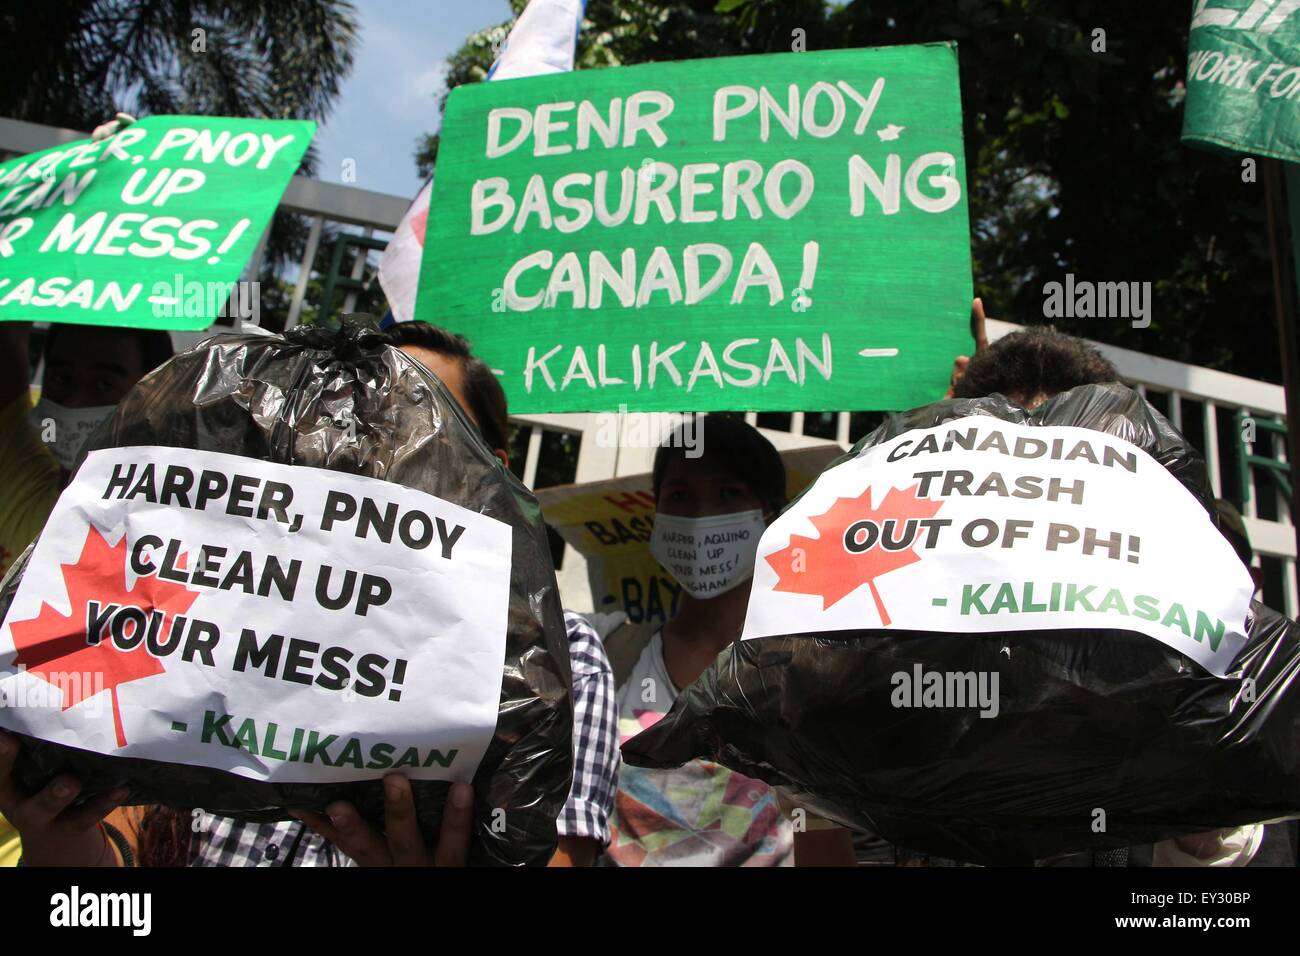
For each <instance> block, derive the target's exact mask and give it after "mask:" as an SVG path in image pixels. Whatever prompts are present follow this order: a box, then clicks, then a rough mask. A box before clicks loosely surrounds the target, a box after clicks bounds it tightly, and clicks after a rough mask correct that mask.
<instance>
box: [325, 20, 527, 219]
mask: <svg viewBox="0 0 1300 956" xmlns="http://www.w3.org/2000/svg"><path fill="white" fill-rule="evenodd" d="M353 3H354V5H355V6H356V9H357V15H358V19H359V20H360V22H361V39H360V45H359V49H357V50H356V52H355V54H354V63H353V67H352V75H351V76H350V77H349V78H348V79H347V80H346V81H345V82H344V84H343V88H342V90H341V92H340V93H339V96H338V99H336V100H335V102H334V110H333V112H332V113H331V114H330V117H329V119H328V120H326V122H325V123H324V124H323V125H322V126H321V128H320V129H319V130H318V131H317V133H316V140H315V142H316V148H317V150H318V152H319V153H320V166H319V167H318V172H317V175H318V176H319V177H320V178H321V179H324V180H327V181H331V182H339V179H340V175H341V173H342V170H343V161H344V160H345V159H353V160H355V161H356V177H357V178H356V182H354V183H351V184H350V185H354V186H360V187H361V188H363V189H373V190H375V191H377V192H383V193H392V194H394V195H397V196H406V197H413V196H414V195H415V193H416V191H417V190H418V189H419V188H420V186H421V181H420V180H419V179H418V178H417V177H416V175H415V160H414V159H413V156H414V153H415V143H416V140H417V139H419V137H420V135H421V134H422V133H429V132H432V131H433V130H434V129H436V127H437V124H438V106H437V100H438V96H439V94H440V93H441V92H442V90H443V84H442V74H443V69H444V65H445V61H446V59H447V57H449V56H451V54H453V53H455V52H456V50H458V49H459V48H460V45H461V43H462V42H463V41H464V39H465V37H467V36H468V35H469V34H471V33H473V32H475V31H476V30H482V29H483V28H484V27H489V26H492V25H493V24H497V23H504V22H505V21H507V20H509V19H510V16H511V12H510V4H509V3H507V2H506V0H353Z"/></svg>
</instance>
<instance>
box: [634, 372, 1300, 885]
mask: <svg viewBox="0 0 1300 956" xmlns="http://www.w3.org/2000/svg"><path fill="white" fill-rule="evenodd" d="M1084 430H1087V431H1084ZM995 432H996V433H998V434H1000V435H1001V438H1000V439H995V438H994V437H993V433H995ZM931 436H933V437H931ZM950 436H951V438H950ZM1036 436H1041V439H1042V440H1038V441H1036V440H1035V439H1036ZM1058 438H1059V439H1060V444H1057V439H1058ZM966 446H970V449H971V450H969V451H968V450H967V448H966ZM874 449H879V451H874V452H873V450H874ZM1134 449H1140V452H1139V451H1135V450H1134ZM1022 452H1023V454H1021V453H1022ZM873 454H874V456H875V457H868V456H872V455H873ZM1064 459H1069V460H1064ZM958 466H960V467H958ZM891 469H893V471H892V472H891ZM1051 475H1055V476H1056V477H1057V478H1058V479H1060V481H1059V483H1058V484H1057V485H1055V486H1053V485H1052V483H1051V479H1050V477H1049V476H1051ZM1029 479H1034V480H1029ZM873 484H874V485H875V486H876V487H875V489H874V492H873V489H872V485H873ZM820 486H829V487H820ZM864 487H865V488H866V489H867V492H866V493H865V494H874V497H873V498H867V497H865V496H864V497H863V498H861V499H858V498H854V497H853V496H854V495H855V494H857V493H858V492H859V491H860V489H862V488H864ZM886 488H888V494H887V495H886V494H885V489H886ZM1017 493H1019V495H1017ZM895 496H897V497H895ZM1052 496H1054V497H1055V499H1056V500H1054V501H1052V502H1050V504H1049V503H1046V501H1045V499H1046V498H1048V497H1052ZM814 499H815V500H814ZM891 499H894V500H893V502H892V503H891ZM873 501H874V508H873V507H872V504H873ZM882 501H883V503H882ZM1048 507H1050V508H1052V509H1055V510H1054V511H1053V512H1051V515H1050V517H1051V518H1052V519H1054V520H1050V521H1046V522H1044V521H1043V520H1035V518H1036V512H1035V511H1034V509H1035V508H1043V509H1046V508H1048ZM960 509H968V510H966V511H965V512H964V515H963V511H962V510H960ZM889 511H892V512H893V514H894V515H895V517H894V518H893V519H892V523H891V521H890V520H889V519H886V518H884V517H882V515H883V514H884V513H885V512H889ZM1212 513H1213V506H1212V498H1211V495H1210V492H1209V490H1208V485H1207V482H1206V472H1205V466H1204V463H1203V461H1202V459H1201V458H1200V456H1199V455H1198V454H1197V453H1196V452H1195V450H1194V449H1192V448H1191V446H1190V445H1189V444H1188V443H1187V442H1186V440H1185V439H1184V438H1183V437H1182V436H1181V435H1180V434H1178V432H1177V431H1176V430H1175V429H1173V428H1172V427H1171V426H1170V425H1169V423H1168V422H1167V421H1165V420H1164V418H1162V417H1161V416H1160V415H1159V413H1158V412H1156V411H1155V410H1154V409H1153V408H1152V407H1151V406H1150V405H1149V404H1147V403H1146V402H1145V401H1144V400H1143V399H1142V398H1141V397H1140V396H1138V395H1137V394H1136V393H1135V392H1133V391H1131V390H1129V389H1127V388H1125V387H1123V386H1119V385H1094V386H1086V387H1081V388H1076V389H1074V390H1072V391H1069V392H1065V393H1062V394H1061V395H1059V396H1057V397H1055V398H1054V399H1052V400H1049V401H1048V402H1046V403H1045V404H1043V405H1041V406H1040V407H1039V408H1037V409H1036V410H1034V411H1032V412H1030V411H1026V410H1025V409H1024V408H1022V407H1021V406H1019V405H1017V404H1014V403H1012V402H1010V401H1008V400H1007V399H1005V398H1004V397H1002V396H1000V395H993V396H990V397H986V398H979V399H959V400H948V401H943V402H938V403H935V404H932V405H928V406H925V407H923V408H919V409H916V410H913V411H909V412H905V413H902V414H898V415H892V416H890V417H889V418H888V419H887V420H886V421H885V423H884V424H882V425H881V426H880V427H879V428H878V429H876V430H875V431H874V432H873V433H871V434H870V435H868V436H867V437H866V438H864V439H863V440H861V441H860V442H859V443H858V444H857V445H856V446H855V447H854V449H853V450H852V451H851V452H850V453H849V454H848V455H847V456H845V457H844V458H842V459H840V460H839V461H838V462H836V463H834V464H832V465H831V466H830V468H828V469H827V471H825V472H823V474H822V475H821V476H819V478H818V480H817V482H816V483H814V485H813V486H811V487H810V488H809V489H808V490H807V491H805V493H804V494H803V495H801V496H800V498H799V499H798V500H797V501H795V502H793V503H792V504H791V505H790V506H789V508H787V509H786V511H785V512H783V514H782V515H781V517H780V518H779V519H778V520H777V521H776V522H774V523H773V525H772V526H771V527H770V528H769V529H768V531H767V532H766V533H765V534H764V537H763V540H762V543H761V544H760V547H759V557H758V560H757V564H756V573H755V578H754V586H753V591H752V593H751V596H750V603H749V609H748V616H747V620H746V625H745V631H744V634H743V635H742V638H741V639H740V640H738V641H736V642H735V643H733V644H732V645H731V646H730V647H728V648H727V649H725V650H724V651H723V652H722V653H721V654H720V655H719V656H718V658H717V660H716V661H715V662H714V664H713V665H711V666H710V668H709V669H708V670H706V671H705V672H704V674H703V675H701V676H700V678H699V679H698V680H696V681H695V682H694V684H692V685H691V686H690V687H689V688H687V689H686V690H685V692H684V693H682V694H681V695H680V696H679V697H678V698H677V700H676V702H675V703H674V706H673V708H672V710H671V711H670V712H669V713H668V714H667V716H665V717H664V718H663V719H662V720H661V721H660V722H659V723H657V724H656V725H654V726H653V727H651V728H649V729H648V730H645V731H643V732H642V733H640V734H638V735H637V736H636V737H634V738H632V739H631V740H629V741H628V742H626V743H625V744H624V745H623V757H624V759H625V760H626V761H627V762H628V763H630V764H632V765H634V766H643V767H652V768H655V767H657V768H667V767H675V766H680V765H681V764H682V763H684V762H686V761H688V760H692V759H696V758H703V759H709V760H716V761H717V762H719V763H721V764H723V765H724V766H727V767H729V768H731V769H732V770H735V771H737V772H740V773H743V774H746V775H748V776H751V777H756V778H759V779H762V780H764V781H766V782H767V783H769V784H771V785H774V786H780V787H784V788H787V789H788V791H789V792H790V794H791V797H792V798H793V799H794V800H795V802H796V803H797V805H799V806H801V807H803V808H806V812H811V813H814V814H817V815H820V816H823V817H826V818H828V819H830V820H833V821H837V822H839V823H841V824H843V825H846V826H848V827H851V828H863V829H866V830H869V831H871V832H873V833H876V834H879V835H881V836H883V837H885V838H887V839H889V840H891V841H893V842H894V843H896V844H898V845H901V846H905V847H908V848H911V849H914V850H920V851H924V852H928V853H932V854H935V855H940V856H944V857H949V858H953V859H958V860H964V861H968V862H973V863H981V864H1007V863H1020V864H1024V863H1028V862H1030V861H1033V860H1040V859H1046V858H1048V857H1051V856H1054V855H1056V854H1060V853H1067V852H1071V851H1082V850H1098V849H1105V848H1113V847H1123V846H1136V845H1140V844H1146V843H1151V842H1154V841H1157V840H1160V839H1165V838H1168V837H1170V836H1176V835H1178V834H1181V833H1194V832H1202V831H1207V830H1212V829H1215V828H1219V827H1230V826H1237V825H1242V824H1247V823H1253V822H1259V821H1266V820H1273V819H1277V818H1281V817H1288V816H1295V815H1297V814H1300V692H1298V691H1297V688H1296V686H1295V684H1296V680H1297V671H1298V670H1300V641H1298V640H1297V633H1296V628H1295V625H1294V624H1293V623H1292V622H1291V621H1289V620H1287V619H1285V618H1283V617H1281V616H1280V615H1278V614H1276V613H1275V612H1273V611H1271V610H1269V609H1268V608H1266V607H1264V606H1263V605H1261V604H1259V603H1258V602H1256V601H1254V600H1253V599H1252V596H1251V592H1252V590H1253V584H1252V583H1251V581H1250V579H1249V575H1248V573H1247V571H1246V569H1245V567H1244V566H1243V565H1242V564H1241V562H1240V559H1239V558H1237V557H1236V555H1235V554H1233V553H1231V548H1230V546H1229V545H1228V544H1227V542H1226V541H1225V540H1224V539H1223V537H1222V535H1221V534H1220V533H1219V531H1218V529H1217V527H1216V526H1215V524H1214V522H1213V520H1212V519H1211V518H1210V515H1211V514H1212ZM1040 514H1041V515H1047V514H1048V513H1047V512H1046V511H1043V512H1040ZM1012 515H1014V516H1016V517H1017V518H1019V519H1021V521H1022V523H1021V524H1019V525H1018V526H1014V527H1009V526H1010V525H1011V521H1010V520H1009V518H1010V516H1012ZM942 521H946V522H947V523H946V524H940V523H939V522H942ZM818 522H820V523H818ZM926 522H929V525H927V524H926ZM810 528H812V529H815V530H816V531H817V532H820V534H818V535H814V534H809V533H808V529H810ZM1134 532H1141V533H1140V534H1135V533H1134ZM1089 534H1090V537H1089ZM930 535H933V537H929V536H930ZM964 536H969V541H967V540H965V539H964ZM1049 536H1050V538H1049ZM909 538H910V541H911V544H912V547H911V548H910V549H903V548H898V545H900V544H901V543H902V542H904V541H906V540H908V539H909ZM882 540H884V541H888V543H889V545H890V547H892V548H895V549H896V550H894V551H892V552H885V551H881V550H880V542H881V541H882ZM1047 540H1051V541H1053V542H1054V545H1055V550H1051V549H1049V548H1047V547H1046V546H1045V542H1046V541H1047ZM787 541H788V542H789V543H788V544H787ZM824 542H829V546H828V548H827V549H826V550H819V547H818V546H819V544H820V543H824ZM927 547H928V549H927ZM940 548H942V549H944V550H942V551H941V550H940ZM1070 549H1074V554H1073V556H1072V557H1070V558H1069V560H1070V561H1071V562H1073V563H1072V564H1069V565H1063V564H1058V563H1054V562H1060V561H1062V560H1065V559H1064V558H1062V557H1061V556H1062V555H1064V554H1065V553H1066V552H1069V551H1070ZM908 550H910V551H911V554H910V556H906V554H907V551H908ZM836 551H838V552H839V553H838V554H834V553H833V552H836ZM918 551H919V552H920V553H919V554H918V553H916V552H918ZM899 555H904V557H899ZM868 558H870V559H871V560H872V561H874V564H873V565H872V566H871V567H870V568H868V569H867V570H868V571H870V572H871V573H857V572H858V570H860V568H859V566H858V565H855V564H854V561H855V560H856V561H862V560H866V559H868ZM1062 567H1068V568H1069V570H1070V572H1071V573H1067V574H1062V575H1056V571H1058V570H1059V569H1060V568H1062ZM873 574H874V575H875V576H872V575H873ZM1071 574H1072V575H1073V576H1071ZM1088 575H1092V576H1099V575H1100V576H1105V577H1107V580H1108V581H1109V582H1110V584H1109V586H1106V587H1103V586H1094V587H1093V588H1089V587H1088V582H1089V580H1091V578H1089V577H1088ZM891 579H893V580H895V581H898V582H904V581H905V582H906V584H905V586H903V585H902V584H891V583H890V582H891ZM999 580H1001V581H1002V582H1003V583H1002V584H1000V585H999V584H997V582H998V581H999ZM981 582H983V583H981ZM990 582H992V583H990ZM1026 582H1029V583H1028V585H1027V584H1026ZM1034 584H1037V587H1036V588H1033V587H1032V586H1033V585H1034ZM985 585H987V586H985ZM1148 585H1150V586H1149V587H1148ZM1144 589H1145V590H1144ZM1148 591H1149V593H1147V592H1148ZM779 602H786V603H785V604H781V603H779ZM1207 609H1208V610H1207ZM1224 609H1228V610H1224ZM832 615H837V616H832ZM944 615H947V617H944ZM963 615H965V616H966V617H963ZM1125 615H1127V616H1125ZM967 617H968V618H969V619H970V623H956V624H954V623H951V622H962V621H965V620H966V619H967ZM1234 617H1235V621H1234ZM1103 618H1104V619H1105V621H1106V623H1105V624H1103V623H1102V622H1101V619H1103ZM1094 621H1095V622H1096V623H1093V622H1094ZM863 622H866V623H863ZM941 622H944V623H941ZM1194 658H1199V662H1198V660H1197V659H1194ZM1212 671H1213V672H1212ZM936 675H937V677H936ZM986 691H994V692H995V693H987V694H986V693H985V692H986Z"/></svg>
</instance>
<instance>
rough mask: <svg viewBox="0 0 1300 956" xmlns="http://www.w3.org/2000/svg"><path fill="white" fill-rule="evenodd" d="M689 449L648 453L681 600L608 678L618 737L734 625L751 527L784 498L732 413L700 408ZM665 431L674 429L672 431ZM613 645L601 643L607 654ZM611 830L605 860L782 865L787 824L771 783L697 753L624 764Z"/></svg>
mask: <svg viewBox="0 0 1300 956" xmlns="http://www.w3.org/2000/svg"><path fill="white" fill-rule="evenodd" d="M696 424H697V425H698V432H697V436H698V438H699V441H698V443H697V444H696V446H695V448H696V449H698V450H700V451H702V454H701V455H699V456H698V457H688V453H689V454H695V449H688V448H683V447H681V446H682V445H683V444H684V443H683V442H679V441H670V442H669V443H668V444H666V445H665V446H664V447H662V448H660V449H659V450H658V453H657V454H656V455H655V462H654V475H653V487H654V496H655V507H656V514H655V523H654V530H653V532H652V537H651V542H650V550H651V552H652V553H653V554H654V556H655V558H656V559H658V561H659V563H660V564H662V565H663V567H664V569H665V570H666V571H667V572H668V573H669V574H671V575H672V576H673V578H674V579H675V580H676V581H677V583H678V584H680V585H681V587H682V596H681V610H680V611H679V613H678V614H677V615H676V616H675V617H674V618H673V619H672V620H670V621H669V622H668V623H667V624H666V625H664V627H663V628H662V629H661V630H659V631H658V632H656V633H655V634H654V635H653V636H652V637H651V638H650V640H649V643H648V644H646V645H645V647H644V649H643V650H641V651H640V655H639V657H637V658H636V660H635V664H633V665H632V666H631V667H630V669H629V670H628V671H627V673H625V674H620V673H619V670H620V668H619V666H618V665H615V673H616V676H618V677H621V680H620V682H619V686H618V714H619V738H620V743H621V742H622V741H625V740H627V739H628V738H630V737H632V736H634V735H635V734H637V733H639V732H640V731H641V730H644V729H645V728H647V727H649V726H651V725H653V724H654V723H655V722H657V721H658V720H659V719H660V718H661V717H663V715H664V714H666V713H667V712H668V710H669V709H670V708H671V707H672V704H673V700H674V699H675V698H676V696H677V694H678V693H679V692H680V690H681V689H682V688H684V687H686V686H688V685H689V684H691V683H692V682H693V681H694V680H695V679H696V678H697V677H698V676H699V675H700V674H701V673H702V672H703V671H704V669H705V668H707V667H708V666H709V665H710V664H711V663H713V659H714V658H715V657H716V656H717V655H718V653H719V652H720V651H721V650H722V649H723V648H725V647H726V646H727V645H728V644H730V643H731V642H732V641H734V640H735V639H736V638H738V637H739V636H740V630H741V626H742V625H743V624H744V621H745V609H746V606H747V604H748V602H749V588H750V583H751V580H752V576H753V572H754V559H755V555H756V553H757V549H758V539H759V538H760V537H761V536H762V534H763V529H764V528H765V527H766V526H767V523H768V522H769V521H771V520H772V519H773V518H775V517H776V515H777V513H778V512H780V510H781V508H782V507H784V505H785V501H786V499H785V466H784V465H783V464H782V462H781V457H780V455H778V454H777V451H776V449H775V448H773V447H772V444H771V442H769V441H768V440H767V439H766V438H764V437H763V436H762V435H760V434H759V433H758V431H757V430H756V429H754V428H752V427H750V426H749V425H747V424H745V422H744V421H743V420H741V419H738V418H728V417H725V416H722V415H706V416H704V418H703V419H701V420H700V421H698V422H697V423H696ZM675 437H676V436H675ZM612 656H613V649H612V648H611V657H612ZM610 830H611V835H612V842H611V843H610V845H609V848H608V849H607V851H606V860H605V862H608V863H612V864H613V865H616V866H789V865H792V864H793V862H794V853H793V832H792V827H791V824H790V821H789V820H788V819H787V818H786V817H785V816H784V815H783V814H782V812H781V809H780V807H779V806H778V803H777V798H776V795H775V793H774V792H773V791H772V789H771V788H770V787H769V786H768V785H767V784H765V783H763V782H762V781H760V780H753V779H751V778H749V777H745V776H742V775H741V774H738V773H734V772H732V771H730V770H728V769H726V768H725V767H722V766H720V765H718V764H715V763H710V762H706V761H700V760H696V761H692V762H691V763H688V764H686V765H685V766H683V767H680V768H678V769H676V770H647V769H644V768H641V767H630V766H628V765H626V764H624V765H623V766H622V767H621V769H620V771H619V781H618V793H617V795H616V797H615V812H614V819H613V821H612V822H611V825H610Z"/></svg>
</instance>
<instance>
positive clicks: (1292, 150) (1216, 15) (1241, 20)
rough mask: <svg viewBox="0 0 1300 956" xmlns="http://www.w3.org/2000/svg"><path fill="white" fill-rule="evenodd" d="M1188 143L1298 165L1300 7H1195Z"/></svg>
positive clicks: (1212, 1) (1248, 2) (1223, 3)
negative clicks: (1296, 163) (1254, 154)
mask: <svg viewBox="0 0 1300 956" xmlns="http://www.w3.org/2000/svg"><path fill="white" fill-rule="evenodd" d="M1183 142H1185V143H1190V144H1194V145H1204V146H1210V147H1214V148H1222V149H1228V150H1233V151H1236V152H1242V153H1257V154H1259V155H1261V156H1270V157H1272V158H1274V159H1284V160H1288V161H1290V162H1293V163H1294V162H1300V2H1297V0H1196V4H1195V6H1194V7H1193V10H1192V26H1191V32H1190V34H1189V38H1188V48H1187V101H1186V104H1185V105H1184V109H1183Z"/></svg>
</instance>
